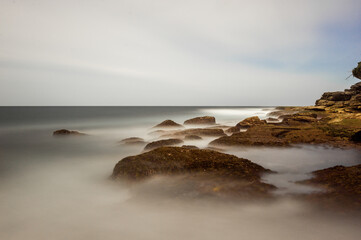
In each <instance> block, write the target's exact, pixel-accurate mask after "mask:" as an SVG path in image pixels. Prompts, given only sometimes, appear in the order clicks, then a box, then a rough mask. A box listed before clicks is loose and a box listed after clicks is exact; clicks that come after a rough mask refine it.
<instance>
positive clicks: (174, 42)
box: [0, 0, 361, 106]
mask: <svg viewBox="0 0 361 240" xmlns="http://www.w3.org/2000/svg"><path fill="white" fill-rule="evenodd" d="M360 12H361V1H360V0H325V1H324V0H302V1H298V0H288V1H286V0H252V1H244V0H182V1H174V0H151V1H150V0H142V1H140V0H61V1H59V0H0V105H1V106H44V105H46V106H74V105H76V106H103V105H111V106H138V105H141V106H149V105H157V106H159V105H166V106H280V105H283V106H284V105H287V106H290V105H313V104H314V102H315V100H316V99H317V98H319V97H320V96H321V94H322V93H323V92H325V91H337V90H343V89H345V88H348V87H349V86H350V85H352V84H354V83H356V82H357V79H355V78H352V77H351V78H349V79H348V80H345V79H346V78H347V77H348V76H349V75H350V74H351V70H352V69H353V68H354V67H356V65H357V62H359V61H361V14H360Z"/></svg>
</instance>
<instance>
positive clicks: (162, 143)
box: [144, 138, 183, 150]
mask: <svg viewBox="0 0 361 240" xmlns="http://www.w3.org/2000/svg"><path fill="white" fill-rule="evenodd" d="M182 143H183V140H181V139H176V138H171V139H164V140H159V141H154V142H151V143H148V144H147V145H146V146H145V148H144V150H151V149H154V148H159V147H163V146H174V145H179V144H182Z"/></svg>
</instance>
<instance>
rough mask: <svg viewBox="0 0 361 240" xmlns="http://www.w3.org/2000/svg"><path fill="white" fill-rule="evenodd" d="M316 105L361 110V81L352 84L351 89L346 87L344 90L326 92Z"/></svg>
mask: <svg viewBox="0 0 361 240" xmlns="http://www.w3.org/2000/svg"><path fill="white" fill-rule="evenodd" d="M316 106H324V107H329V108H346V109H351V110H356V111H361V82H359V83H356V84H354V85H352V86H351V88H350V89H345V91H343V92H341V91H339V92H325V93H324V94H323V95H322V97H321V98H320V99H318V100H317V101H316Z"/></svg>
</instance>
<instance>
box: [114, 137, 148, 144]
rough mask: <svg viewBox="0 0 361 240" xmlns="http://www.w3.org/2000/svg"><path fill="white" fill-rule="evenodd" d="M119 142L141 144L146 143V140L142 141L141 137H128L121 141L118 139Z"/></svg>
mask: <svg viewBox="0 0 361 240" xmlns="http://www.w3.org/2000/svg"><path fill="white" fill-rule="evenodd" d="M119 143H121V144H132V145H133V144H134V145H138V144H139V145H143V144H146V142H145V141H144V139H143V138H139V137H130V138H125V139H123V140H121V141H119Z"/></svg>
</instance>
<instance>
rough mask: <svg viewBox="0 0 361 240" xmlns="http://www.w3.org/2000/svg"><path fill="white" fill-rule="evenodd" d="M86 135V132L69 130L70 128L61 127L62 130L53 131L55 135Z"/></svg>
mask: <svg viewBox="0 0 361 240" xmlns="http://www.w3.org/2000/svg"><path fill="white" fill-rule="evenodd" d="M71 135H74V136H84V135H86V134H85V133H81V132H78V131H74V130H68V129H60V130H56V131H54V132H53V136H71Z"/></svg>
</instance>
